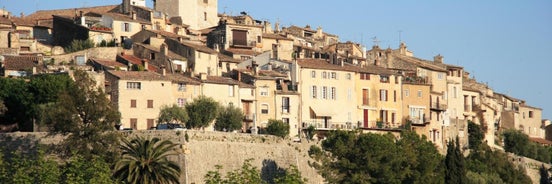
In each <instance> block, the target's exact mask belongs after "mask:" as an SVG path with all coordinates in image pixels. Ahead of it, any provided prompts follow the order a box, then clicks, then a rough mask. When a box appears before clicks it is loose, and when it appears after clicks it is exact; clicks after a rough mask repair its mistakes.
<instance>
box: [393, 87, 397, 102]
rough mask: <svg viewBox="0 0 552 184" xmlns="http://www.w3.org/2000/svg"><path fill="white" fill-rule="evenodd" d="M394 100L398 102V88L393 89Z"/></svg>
mask: <svg viewBox="0 0 552 184" xmlns="http://www.w3.org/2000/svg"><path fill="white" fill-rule="evenodd" d="M393 102H397V90H393Z"/></svg>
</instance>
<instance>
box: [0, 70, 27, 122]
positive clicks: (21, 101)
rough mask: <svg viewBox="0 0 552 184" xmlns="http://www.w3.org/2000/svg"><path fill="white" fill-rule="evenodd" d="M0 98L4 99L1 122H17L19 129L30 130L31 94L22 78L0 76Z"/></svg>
mask: <svg viewBox="0 0 552 184" xmlns="http://www.w3.org/2000/svg"><path fill="white" fill-rule="evenodd" d="M0 99H1V100H3V101H4V106H5V107H6V109H7V110H6V111H5V112H4V115H3V116H0V122H1V123H2V124H6V125H10V124H17V125H18V127H19V130H21V131H32V130H33V125H32V124H33V123H32V118H31V117H32V116H33V115H32V114H31V111H29V109H32V104H33V95H32V93H31V92H29V87H28V83H27V82H25V80H24V79H12V78H3V77H0Z"/></svg>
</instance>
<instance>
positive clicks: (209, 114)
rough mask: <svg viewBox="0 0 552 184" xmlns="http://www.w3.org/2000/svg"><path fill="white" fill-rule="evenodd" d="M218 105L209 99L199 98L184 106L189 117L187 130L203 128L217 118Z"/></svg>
mask: <svg viewBox="0 0 552 184" xmlns="http://www.w3.org/2000/svg"><path fill="white" fill-rule="evenodd" d="M218 109H219V103H218V102H216V101H215V100H214V99H213V98H211V97H205V96H199V97H198V98H196V99H195V100H194V101H193V102H192V103H188V104H186V112H188V116H190V121H189V122H188V123H187V124H186V127H187V128H190V129H191V128H204V127H207V126H209V124H210V123H211V122H212V121H213V120H214V119H215V118H216V117H217V114H218Z"/></svg>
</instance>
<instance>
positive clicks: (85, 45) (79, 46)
mask: <svg viewBox="0 0 552 184" xmlns="http://www.w3.org/2000/svg"><path fill="white" fill-rule="evenodd" d="M92 47H94V42H92V40H73V41H71V44H69V46H66V47H65V48H64V49H65V52H66V53H71V52H77V51H81V50H85V49H89V48H92Z"/></svg>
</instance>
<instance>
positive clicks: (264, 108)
mask: <svg viewBox="0 0 552 184" xmlns="http://www.w3.org/2000/svg"><path fill="white" fill-rule="evenodd" d="M261 113H262V114H268V104H261Z"/></svg>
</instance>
